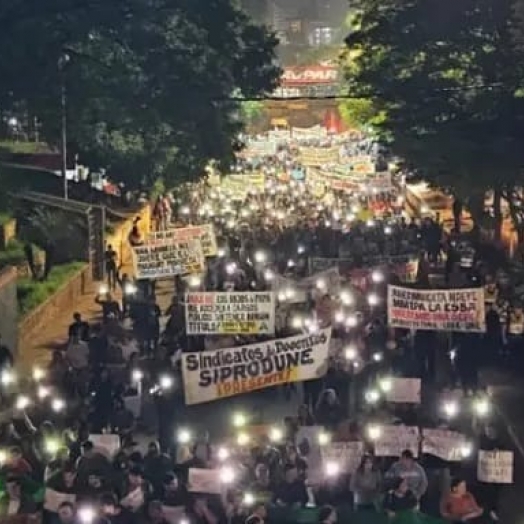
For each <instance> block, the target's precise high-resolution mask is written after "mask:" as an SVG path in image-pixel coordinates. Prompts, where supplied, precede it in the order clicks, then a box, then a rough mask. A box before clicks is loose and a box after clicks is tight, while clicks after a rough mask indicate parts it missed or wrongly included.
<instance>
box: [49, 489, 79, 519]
mask: <svg viewBox="0 0 524 524" xmlns="http://www.w3.org/2000/svg"><path fill="white" fill-rule="evenodd" d="M64 502H70V503H71V504H75V503H76V495H75V494H73V493H61V492H59V491H55V490H54V489H51V488H46V490H45V494H44V509H46V510H47V511H52V512H53V513H58V508H59V507H60V506H61V505H62V504H63V503H64Z"/></svg>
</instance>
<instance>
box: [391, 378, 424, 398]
mask: <svg viewBox="0 0 524 524" xmlns="http://www.w3.org/2000/svg"><path fill="white" fill-rule="evenodd" d="M420 390H421V382H420V379H419V378H398V377H393V378H392V379H391V388H390V389H389V390H388V391H386V393H385V395H386V400H387V401H388V402H396V403H398V404H420Z"/></svg>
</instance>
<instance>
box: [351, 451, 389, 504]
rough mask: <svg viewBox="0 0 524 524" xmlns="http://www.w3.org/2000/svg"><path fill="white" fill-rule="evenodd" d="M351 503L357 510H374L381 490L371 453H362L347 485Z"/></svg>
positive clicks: (379, 478) (380, 481)
mask: <svg viewBox="0 0 524 524" xmlns="http://www.w3.org/2000/svg"><path fill="white" fill-rule="evenodd" d="M349 489H350V491H351V493H353V504H354V505H355V509H356V510H357V511H358V510H374V509H376V508H377V504H378V502H379V499H380V495H381V492H382V478H381V475H380V471H379V470H378V468H377V467H376V465H375V463H374V460H373V457H372V456H371V455H364V456H363V457H362V461H361V463H360V465H359V467H358V468H357V470H356V471H355V473H353V475H351V483H350V487H349Z"/></svg>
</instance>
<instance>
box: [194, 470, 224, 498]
mask: <svg viewBox="0 0 524 524" xmlns="http://www.w3.org/2000/svg"><path fill="white" fill-rule="evenodd" d="M187 484H188V491H189V492H190V493H211V494H220V493H222V486H221V483H220V470H218V469H200V468H189V472H188V479H187Z"/></svg>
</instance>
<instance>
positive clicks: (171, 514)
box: [162, 505, 186, 524]
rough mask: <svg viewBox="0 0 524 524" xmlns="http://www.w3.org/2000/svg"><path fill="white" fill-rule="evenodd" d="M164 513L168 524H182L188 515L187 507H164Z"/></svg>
mask: <svg viewBox="0 0 524 524" xmlns="http://www.w3.org/2000/svg"><path fill="white" fill-rule="evenodd" d="M162 513H163V514H164V517H165V519H166V521H167V522H168V524H180V522H181V521H183V518H184V516H185V514H186V508H185V506H165V505H163V506H162Z"/></svg>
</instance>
